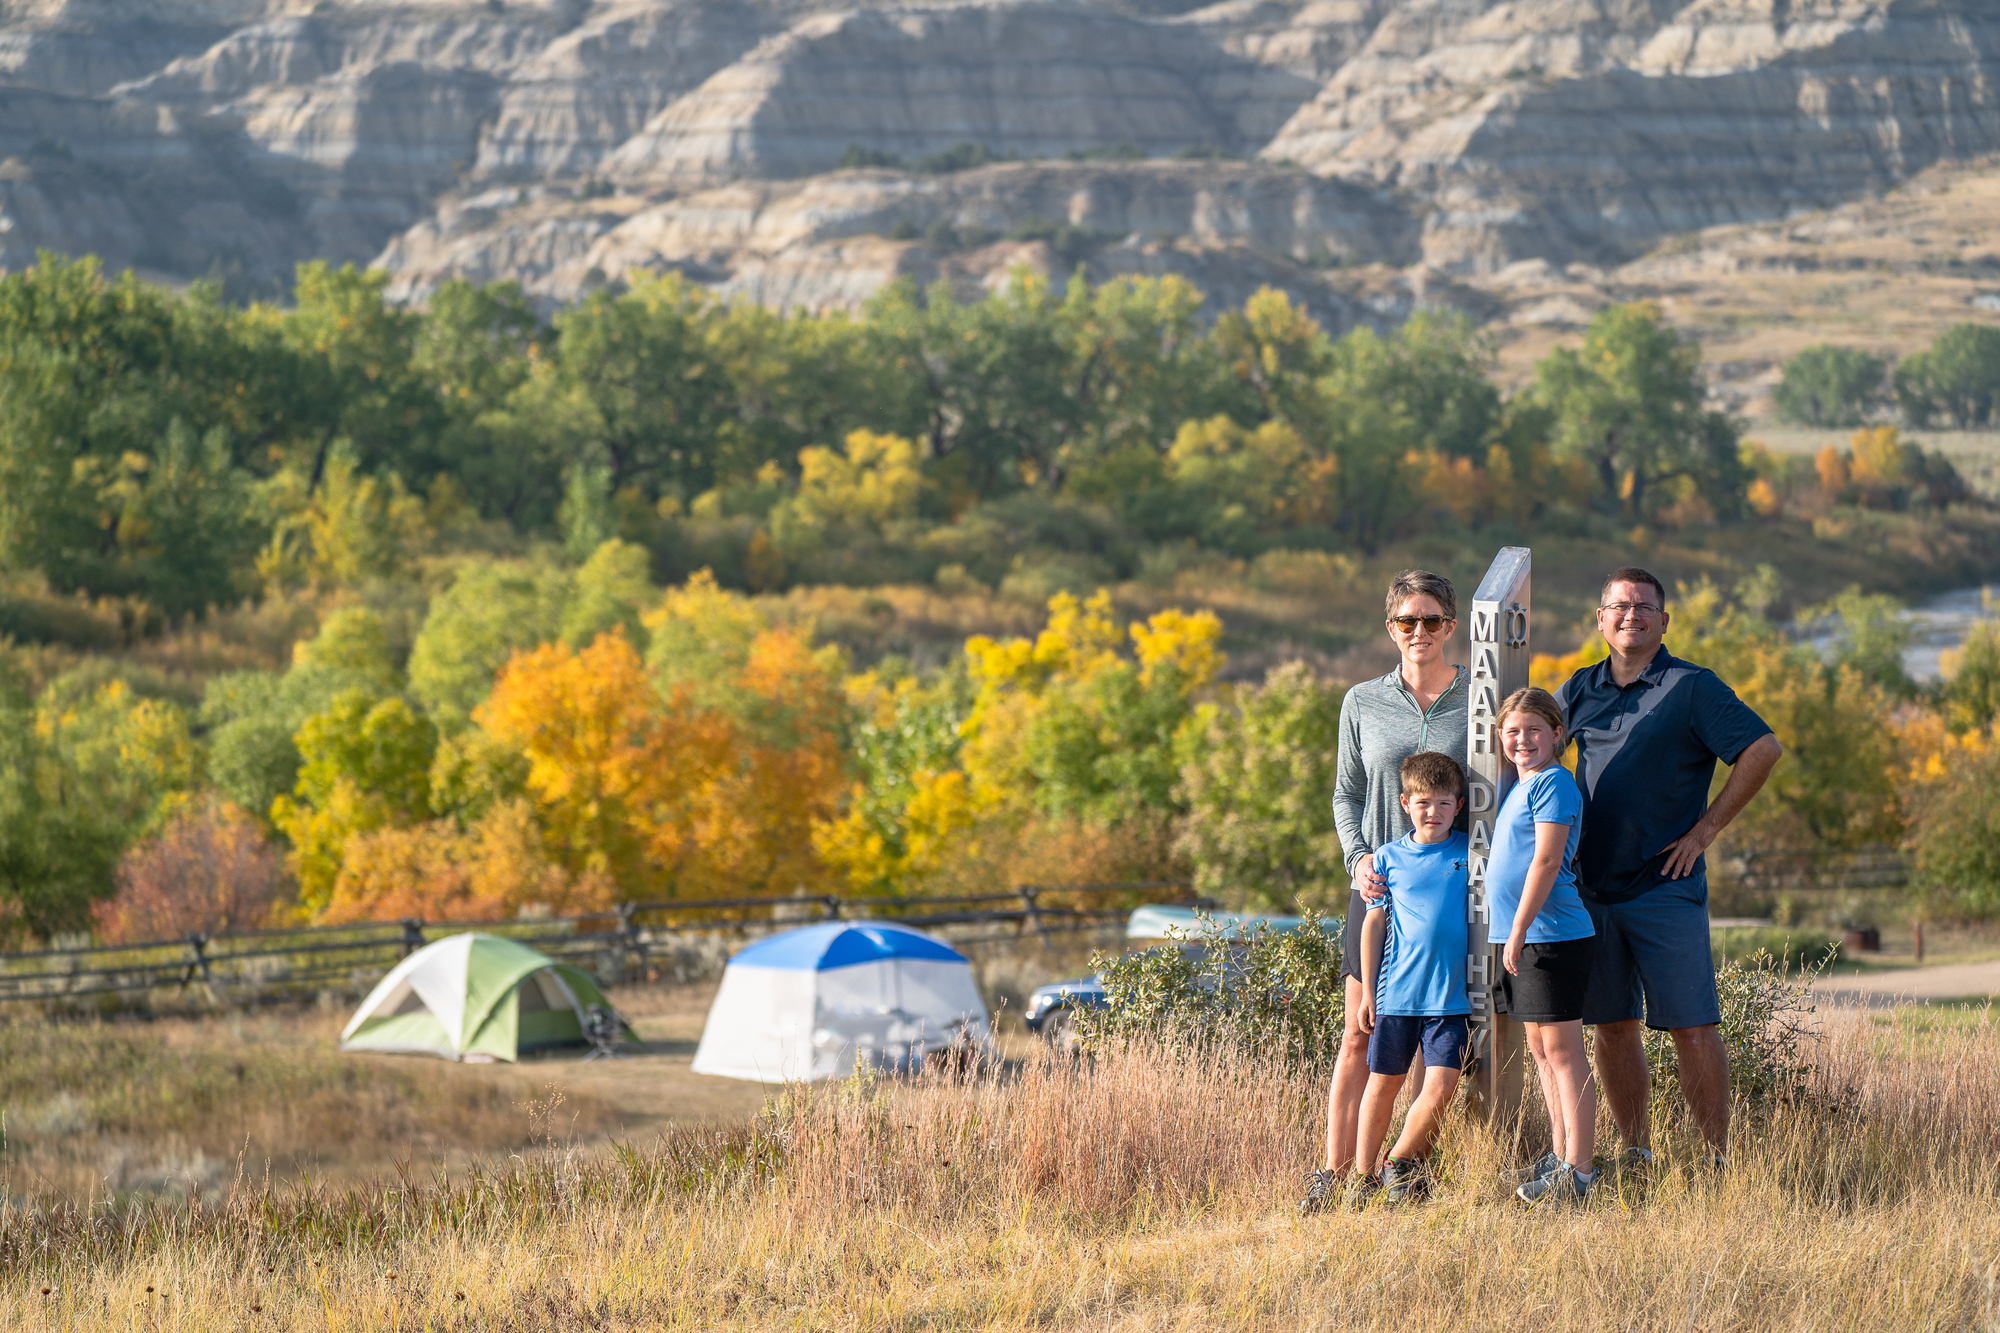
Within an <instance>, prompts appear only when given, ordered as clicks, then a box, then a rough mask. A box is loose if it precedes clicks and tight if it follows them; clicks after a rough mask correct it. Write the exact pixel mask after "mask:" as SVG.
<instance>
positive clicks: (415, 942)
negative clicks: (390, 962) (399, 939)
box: [403, 916, 429, 958]
mask: <svg viewBox="0 0 2000 1333" xmlns="http://www.w3.org/2000/svg"><path fill="white" fill-rule="evenodd" d="M427 943H429V941H428V940H426V939H425V938H424V923H423V922H421V921H419V920H417V918H415V917H413V916H406V917H404V918H403V957H405V958H408V957H409V956H410V955H411V954H413V953H415V952H416V951H417V950H419V949H421V948H423V947H424V945H425V944H427Z"/></svg>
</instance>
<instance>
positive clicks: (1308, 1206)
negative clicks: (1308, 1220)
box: [1299, 1171, 1341, 1217]
mask: <svg viewBox="0 0 2000 1333" xmlns="http://www.w3.org/2000/svg"><path fill="white" fill-rule="evenodd" d="M1340 1185H1341V1181H1340V1177H1339V1176H1336V1175H1335V1174H1333V1172H1331V1171H1308V1172H1306V1196H1305V1197H1304V1198H1303V1199H1300V1200H1299V1216H1301V1217H1311V1216H1312V1215H1313V1214H1314V1213H1330V1212H1332V1211H1333V1207H1334V1205H1335V1204H1336V1203H1338V1202H1339V1200H1340Z"/></svg>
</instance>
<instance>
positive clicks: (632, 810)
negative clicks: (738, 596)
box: [474, 628, 847, 898]
mask: <svg viewBox="0 0 2000 1333" xmlns="http://www.w3.org/2000/svg"><path fill="white" fill-rule="evenodd" d="M829 665H830V663H829V661H828V659H827V658H826V656H825V655H824V653H823V652H819V651H816V650H814V649H813V647H812V644H811V642H810V640H809V638H808V637H807V636H806V635H805V634H804V633H802V632H800V631H798V630H794V629H789V628H779V629H766V630H763V631H761V632H758V633H757V634H755V636H754V637H753V638H751V640H750V641H749V643H748V644H747V645H746V646H745V648H744V651H743V652H742V654H741V661H740V664H735V663H731V664H729V669H726V670H724V671H722V672H720V673H718V677H717V678H716V679H714V680H712V681H711V682H710V683H711V684H712V685H713V686H714V688H711V689H699V688H698V687H697V685H696V684H695V683H694V682H691V681H682V682H679V683H676V684H673V685H671V686H670V692H668V693H667V694H665V696H664V697H663V695H662V692H661V691H660V690H659V689H658V687H657V685H656V684H655V682H654V679H653V678H652V677H650V676H649V675H648V673H647V671H646V669H645V667H644V665H643V664H642V663H641V662H640V660H639V655H638V653H637V652H636V651H635V650H634V649H633V648H632V646H631V644H630V643H629V642H628V641H627V640H626V639H625V637H624V635H623V634H622V633H617V632H614V633H612V634H608V635H603V636H600V637H599V638H598V640H597V641H596V642H595V643H593V644H592V645H591V646H590V647H589V648H586V649H584V650H583V651H582V652H580V653H577V652H572V651H571V650H570V649H568V648H566V647H564V646H562V645H560V644H550V645H546V646H544V647H541V648H537V649H535V650H534V651H533V652H529V653H523V654H520V655H517V656H516V657H515V658H514V660H513V661H512V662H510V663H509V664H508V666H507V668H506V669H505V670H504V671H502V672H501V675H500V679H499V681H498V682H497V683H496V684H495V685H494V689H493V695H492V697H491V698H490V699H489V700H488V701H487V702H486V703H485V704H484V705H482V706H481V708H480V709H479V710H478V711H477V712H475V714H474V718H475V720H476V721H477V722H478V723H479V724H480V725H481V726H483V727H484V728H485V729H486V730H487V731H488V732H490V733H491V734H492V735H493V736H494V737H495V738H496V739H497V740H500V741H502V742H503V743H506V744H509V745H512V746H514V747H516V748H518V749H519V750H520V752H521V753H522V754H523V755H525V756H526V757H527V760H528V776H527V781H526V787H527V792H528V797H529V799H530V800H531V801H532V802H533V804H534V807H535V811H536V819H537V823H538V824H539V825H540V827H541V828H542V830H543V835H544V837H545V839H546V841H547V845H548V848H549V852H550V855H551V856H552V857H553V858H554V859H555V860H556V861H557V862H558V863H559V864H560V865H562V866H563V867H564V869H565V870H566V871H567V872H568V873H569V874H571V875H572V876H587V875H605V876H608V877H609V878H610V879H611V880H612V881H613V882H615V883H616V884H617V886H618V892H619V895H620V896H621V897H625V898H634V897H670V896H671V897H682V898H700V897H729V896H737V895H744V894H757V893H795V892H799V891H802V890H803V891H808V892H823V891H825V890H826V888H827V887H828V884H829V878H830V877H829V873H828V871H827V868H826V867H825V865H824V864H823V863H822V862H821V861H820V859H819V856H818V854H817V853H816V852H815V851H814V848H813V844H812V833H811V830H812V821H813V820H815V819H818V818H824V817H826V816H827V815H828V814H830V813H831V812H832V811H833V809H834V807H835V805H836V803H837V801H838V799H839V796H840V794H841V792H842V791H843V790H844V789H845V786H846V783H847V756H846V750H845V747H844V745H843V744H842V737H841V723H842V716H843V714H842V709H843V701H842V698H841V695H840V691H839V686H838V684H837V679H838V678H837V676H836V675H835V674H834V673H833V672H832V671H830V670H829V669H828V667H829Z"/></svg>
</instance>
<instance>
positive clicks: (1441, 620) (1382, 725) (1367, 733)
mask: <svg viewBox="0 0 2000 1333" xmlns="http://www.w3.org/2000/svg"><path fill="white" fill-rule="evenodd" d="M1387 611H1388V618H1387V620H1385V621H1384V622H1383V627H1384V628H1385V629H1387V630H1388V631H1389V638H1390V641H1391V642H1393V643H1394V644H1395V645H1396V652H1397V655H1398V656H1399V657H1400V658H1401V660H1400V661H1399V662H1398V663H1397V664H1396V669H1395V670H1393V671H1391V672H1389V674H1387V675H1386V676H1382V677H1380V678H1378V679H1376V680H1370V681H1364V682H1362V683H1361V684H1359V685H1356V686H1354V687H1353V688H1352V689H1350V690H1348V692H1347V694H1346V697H1345V698H1343V699H1342V700H1341V703H1340V752H1339V755H1338V756H1337V759H1336V762H1335V777H1334V791H1333V819H1334V825H1335V827H1336V828H1337V829H1338V830H1339V833H1340V849H1341V853H1342V855H1343V856H1344V857H1345V858H1346V861H1347V873H1348V875H1349V877H1350V879H1351V882H1352V884H1353V891H1352V892H1351V893H1350V894H1349V895H1348V906H1347V928H1346V931H1345V938H1344V942H1343V946H1342V947H1343V952H1344V955H1345V959H1344V970H1345V972H1346V977H1347V980H1346V989H1347V1028H1346V1031H1345V1033H1344V1034H1343V1035H1342V1039H1341V1044H1340V1055H1339V1058H1338V1061H1337V1062H1336V1063H1335V1065H1334V1070H1333V1087H1332V1090H1331V1094H1330V1096H1329V1105H1328V1107H1327V1115H1326V1166H1325V1168H1324V1169H1323V1170H1320V1171H1315V1172H1313V1173H1312V1174H1311V1175H1309V1176H1308V1177H1307V1178H1306V1195H1305V1198H1304V1199H1303V1200H1301V1201H1300V1204H1299V1207H1300V1209H1301V1210H1302V1211H1304V1212H1308V1213H1311V1212H1319V1211H1321V1210H1323V1209H1326V1208H1330V1207H1332V1206H1333V1205H1334V1204H1335V1203H1336V1202H1337V1197H1338V1193H1339V1191H1340V1188H1341V1186H1342V1184H1343V1182H1344V1178H1345V1177H1346V1176H1348V1175H1349V1174H1351V1173H1352V1171H1353V1170H1354V1143H1355V1132H1356V1129H1357V1125H1358V1122H1359V1118H1360V1114H1361V1094H1362V1093H1363V1092H1364V1091H1365V1090H1366V1089H1367V1087H1368V1036H1367V1034H1366V1033H1364V1032H1362V1031H1361V1029H1360V1027H1359V1025H1358V1023H1357V1021H1356V1020H1357V1017H1358V1015H1359V1013H1360V1010H1361V971H1360V968H1361V934H1360V931H1361V922H1362V920H1363V918H1364V917H1366V915H1367V910H1368V909H1367V903H1366V901H1365V900H1364V898H1363V896H1362V890H1364V889H1368V890H1371V891H1372V894H1373V896H1375V897H1380V896H1381V894H1382V890H1383V887H1384V886H1383V884H1382V879H1381V876H1380V875H1378V874H1377V873H1376V872H1375V869H1374V864H1375V852H1376V849H1377V848H1380V847H1386V846H1388V845H1389V844H1390V843H1392V842H1394V841H1395V840H1396V839H1398V838H1400V837H1402V836H1403V834H1404V833H1406V832H1407V831H1408V830H1409V821H1408V820H1407V819H1406V818H1405V817H1404V815H1403V807H1402V803H1401V801H1400V800H1398V799H1397V798H1398V797H1399V795H1400V794H1401V786H1400V783H1401V776H1400V775H1401V773H1402V768H1403V761H1404V760H1405V759H1408V758H1409V757H1410V756H1411V755H1413V754H1416V753H1417V752H1419V751H1421V750H1435V751H1437V752H1439V753H1441V754H1446V755H1449V756H1451V758H1453V759H1454V760H1456V761H1457V762H1458V763H1459V765H1460V766H1461V767H1463V765H1464V764H1465V746H1466V733H1467V727H1466V720H1467V718H1466V713H1467V698H1468V695H1469V687H1468V686H1467V684H1466V682H1465V679H1464V676H1465V669H1464V668H1463V667H1460V666H1456V665H1454V664H1453V663H1451V662H1448V661H1446V660H1445V655H1444V645H1445V641H1446V640H1448V639H1449V638H1451V636H1452V632H1453V631H1454V630H1455V629H1457V628H1458V594H1457V593H1456V592H1454V591H1453V590H1452V586H1451V580H1449V579H1447V578H1445V577H1443V576H1442V575H1438V574H1433V573H1431V572H1430V571H1429V570H1423V569H1406V570H1404V571H1403V572H1402V573H1400V574H1398V575H1397V576H1396V578H1395V581H1394V582H1392V583H1391V584H1390V585H1389V596H1388V598H1387Z"/></svg>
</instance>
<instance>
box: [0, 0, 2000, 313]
mask: <svg viewBox="0 0 2000 1333" xmlns="http://www.w3.org/2000/svg"><path fill="white" fill-rule="evenodd" d="M1996 52H2000V8H1996V7H1995V6H1993V5H1991V4H1988V3H1984V2H1983V0H1979V2H1975V0H1872V2H1871V0H1691V2H1690V3H1681V0H1220V2H1219V3H1215V4H1210V5H1206V6H1198V5H1196V4H1195V3H1193V2H1192V0H942V2H933V3H885V2H884V0H843V2H836V0H430V2H429V3H396V2H394V0H0V267H10V268H11V267H16V266H19V265H21V264H24V263H27V262H30V261H31V260H32V258H33V255H34V253H35V251H36V250H37V249H38V248H41V247H47V248H51V249H56V250H60V251H67V252H71V253H81V252H85V251H92V252H96V253H98V254H101V255H102V256H103V257H104V258H105V260H106V261H107V262H108V263H109V264H112V265H114V266H116V265H125V264H133V265H137V266H139V267H140V268H141V269H142V270H144V271H147V272H150V273H153V274H157V275H164V276H199V275H202V274H205V273H207V274H213V275H216V276H218V277H223V278H225V279H227V280H228V281H229V282H230V283H231V284H233V285H234V288H235V290H237V291H238V292H241V293H244V294H248V293H252V292H278V291H282V289H283V283H284V281H285V275H286V274H287V273H288V272H289V269H290V266H291V265H292V264H294V263H296V262H297V261H299V260H301V259H305V258H314V257H325V258H329V259H334V260H338V261H349V260H352V261H358V262H371V261H379V262H380V263H382V264H383V265H384V266H386V267H388V268H390V269H391V270H392V271H393V273H394V275H395V283H396V288H395V289H396V291H397V292H398V293H399V294H400V295H402V296H404V297H406V298H410V299H421V298H422V297H423V296H424V295H425V294H426V293H427V292H429V291H431V290H434V289H435V287H436V285H437V284H438V283H439V282H442V281H444V280H446V279H448V278H451V277H454V276H463V277H468V278H473V279H476V280H492V279H496V278H505V277H513V278H519V279H520V280H522V281H523V282H524V283H525V284H526V285H527V286H528V287H529V289H530V290H531V291H533V292H534V293H535V294H536V295H537V297H538V299H540V300H542V301H543V302H544V303H545V304H554V303H558V302H561V301H564V300H569V299H573V298H574V297H575V296H576V295H577V294H578V293H580V292H582V291H584V290H587V289H588V288H590V287H591V286H593V285H595V284H597V283H601V282H606V281H615V280H617V278H618V277H619V276H620V275H622V274H623V273H625V272H627V271H630V270H631V269H633V268H637V267H646V268H661V267H673V268H678V269H680V270H681V271H683V272H685V273H687V274H688V275H689V276H690V277H692V278H694V279H696V280H699V281H702V282H706V283H709V284H710V285H712V286H714V287H716V288H717V289H719V290H721V291H724V292H728V293H732V294H740V295H743V296H745V297H749V298H753V299H757V300H761V301H766V302H770V303H773V304H783V305H810V306H827V305H851V304H853V303H855V302H857V301H859V300H863V299H865V298H866V297H867V296H868V295H869V294H870V293H871V292H873V291H875V290H877V289H878V288H879V287H880V285H881V284H882V283H884V282H886V281H889V280H892V279H894V278H896V277H901V276H909V277H914V278H917V279H919V280H923V281H930V280H935V279H939V278H942V279H945V280H947V281H950V282H953V283H955V284H957V285H959V286H961V287H962V288H965V289H967V290H976V289H977V288H978V287H979V286H980V285H981V284H983V283H989V282H991V281H992V280H993V279H994V275H995V274H996V273H1000V272H1004V271H1005V269H1006V268H1007V266H1009V265H1011V264H1014V263H1018V262H1027V263H1030V264H1032V265H1037V266H1040V267H1042V268H1044V269H1047V270H1049V271H1051V272H1052V273H1054V274H1057V275H1064V274H1067V273H1068V272H1069V271H1071V270H1072V269H1073V267H1074V266H1075V265H1076V264H1077V263H1079V262H1081V263H1083V264H1085V266H1086V267H1087V270H1088V271H1089V272H1090V273H1092V274H1093V275H1095V276H1100V277H1101V276H1104V275H1107V274H1111V273H1118V272H1168V271H1175V272H1183V273H1187V274H1189V275H1190V276H1191V277H1193V278H1194V279H1195V280H1196V281H1198V282H1200V283H1202V284H1203V285H1204V287H1205V289H1207V290H1210V291H1211V292H1212V294H1213V295H1215V296H1216V297H1217V298H1218V299H1235V296H1236V294H1237V293H1238V292H1241V291H1247V290H1249V289H1251V288H1252V287H1254V286H1255V285H1256V284H1257V283H1260V282H1265V281H1271V282H1277V283H1280V284H1281V285H1284V286H1287V287H1290V288H1292V289H1293V290H1295V291H1297V292H1299V293H1300V294H1301V295H1302V296H1304V297H1305V298H1306V299H1308V300H1309V301H1310V302H1311V303H1312V304H1313V305H1314V306H1315V308H1316V309H1319V310H1321V311H1322V312H1323V313H1324V315H1325V316H1326V317H1327V318H1328V319H1330V320H1332V321H1335V322H1336V323H1344V322H1351V321H1353V320H1356V319H1368V320H1371V321H1374V322H1383V321H1387V320H1391V319H1394V318H1399V317H1400V316H1401V315H1402V314H1404V313H1407V311H1408V310H1409V309H1410V308H1412V306H1413V305H1415V304H1420V303H1423V302H1429V301H1448V302H1454V303H1458V304H1462V305H1470V306H1472V307H1473V308H1479V303H1480V300H1481V299H1483V298H1480V297H1478V296H1476V295H1475V294H1474V293H1475V289H1481V288H1483V289H1487V290H1489V291H1490V290H1492V289H1494V288H1495V287H1496V284H1498V285H1501V286H1504V275H1505V274H1507V273H1510V272H1524V271H1530V270H1532V271H1535V272H1544V271H1557V272H1559V271H1562V270H1563V269H1564V268H1565V267H1566V266H1571V265H1575V264H1578V263H1585V264H1589V265H1594V266H1600V267H1601V266H1604V265H1612V264H1618V263H1623V262H1626V261H1629V260H1631V259H1633V258H1634V257H1636V256H1638V255H1640V254H1642V253H1644V252H1645V251H1646V250H1647V249H1648V248H1650V247H1651V246H1653V245H1654V244H1655V243H1656V242H1657V241H1658V240H1659V239H1660V238H1662V237H1664V236H1667V235H1672V234H1678V233H1682V232H1686V231H1690V230H1693V229H1697V228H1701V227H1706V226H1712V225H1717V224H1729V223H1746V222H1757V221H1762V220H1770V219H1778V218H1783V217H1786V216H1788V215H1791V214H1794V213H1797V212H1799V211H1801V210H1807V209H1813V208H1823V207H1829V206H1834V205H1838V204H1840V203H1842V202H1843V201H1846V200H1850V199H1855V198H1860V197H1865V196H1868V195H1871V194H1874V193H1877V192H1879V191H1881V190H1882V189H1883V188H1884V187H1886V186H1888V185H1891V184H1893V183H1895V182H1897V181H1899V180H1902V179H1905V178H1907V177H1908V176H1910V175H1911V174H1912V173H1915V172H1918V171H1920V170H1922V169H1924V168H1926V167H1928V166H1930V165H1932V164H1934V163H1938V162H1948V161H1955V160H1964V159H1967V158H1970V157H1973V156H1976V155H1979V154H1984V153H1992V152H1995V151H2000V91H1996V89H2000V56H1996ZM965 145H971V146H972V147H973V148H975V149H976V150H978V151H977V152H975V153H974V154H972V156H973V157H974V158H978V157H981V156H983V157H984V158H986V159H987V160H988V161H989V162H993V164H991V165H985V166H980V167H977V168H976V169H972V170H957V171H951V170H945V169H944V168H948V167H951V166H963V165H964V160H963V155H961V158H960V160H958V161H956V162H954V161H950V160H947V159H948V158H949V156H950V155H951V154H952V153H953V151H954V150H957V149H960V148H961V147H962V146H965ZM857 150H858V151H857ZM927 159H928V160H927ZM994 159H998V161H997V162H994V161H993V160H994ZM843 160H845V161H848V162H855V161H860V162H863V163H872V164H873V165H872V166H868V167H865V168H864V169H861V170H850V171H838V170H836V168H837V167H839V165H840V164H841V163H842V162H843ZM898 164H901V165H900V166H899V165H898ZM1524 263H1528V264H1529V265H1530V269H1522V268H1521V265H1522V264H1524ZM1535 264H1539V265H1541V267H1540V268H1535V267H1534V265H1535Z"/></svg>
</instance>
